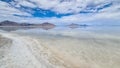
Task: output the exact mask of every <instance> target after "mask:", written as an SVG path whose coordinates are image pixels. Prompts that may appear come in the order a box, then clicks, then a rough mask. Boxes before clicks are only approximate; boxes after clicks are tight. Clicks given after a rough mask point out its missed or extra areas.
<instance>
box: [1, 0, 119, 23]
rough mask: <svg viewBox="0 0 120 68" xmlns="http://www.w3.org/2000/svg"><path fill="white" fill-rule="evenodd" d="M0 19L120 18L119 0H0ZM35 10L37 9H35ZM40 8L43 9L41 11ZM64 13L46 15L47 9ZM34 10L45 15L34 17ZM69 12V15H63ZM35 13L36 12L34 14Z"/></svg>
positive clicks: (66, 20) (81, 20) (42, 20)
mask: <svg viewBox="0 0 120 68" xmlns="http://www.w3.org/2000/svg"><path fill="white" fill-rule="evenodd" d="M0 6H1V7H0V21H3V20H6V19H8V20H13V21H19V22H31V23H42V22H46V21H49V22H53V23H56V22H58V23H72V22H74V23H80V22H90V21H98V20H113V19H114V20H120V0H11V1H9V2H5V1H3V0H0ZM36 10H37V11H36ZM41 10H44V12H42V11H41ZM48 10H49V11H51V12H54V14H56V15H59V14H61V15H62V14H64V15H63V16H62V17H60V18H59V17H57V16H55V15H54V16H52V17H47V11H48ZM35 12H37V13H38V15H40V14H39V13H43V15H45V14H46V17H44V18H43V17H42V16H41V15H40V16H41V17H35V16H34V14H36V13H35ZM65 14H70V15H65ZM36 15H37V14H36ZM49 15H50V14H49Z"/></svg>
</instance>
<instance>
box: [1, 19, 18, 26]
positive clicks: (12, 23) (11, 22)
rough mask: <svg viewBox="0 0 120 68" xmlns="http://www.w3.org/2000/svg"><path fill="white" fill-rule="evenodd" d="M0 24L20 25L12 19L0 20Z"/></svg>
mask: <svg viewBox="0 0 120 68" xmlns="http://www.w3.org/2000/svg"><path fill="white" fill-rule="evenodd" d="M0 26H20V24H18V23H16V22H13V21H8V20H6V21H2V22H0Z"/></svg>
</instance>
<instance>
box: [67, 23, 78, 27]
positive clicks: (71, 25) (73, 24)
mask: <svg viewBox="0 0 120 68" xmlns="http://www.w3.org/2000/svg"><path fill="white" fill-rule="evenodd" d="M68 26H69V27H70V28H78V27H79V24H75V23H72V24H70V25H68Z"/></svg>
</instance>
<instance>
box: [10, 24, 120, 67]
mask: <svg viewBox="0 0 120 68" xmlns="http://www.w3.org/2000/svg"><path fill="white" fill-rule="evenodd" d="M10 33H16V34H19V35H22V36H30V37H34V38H36V39H38V40H39V42H41V44H42V45H43V46H46V47H48V48H50V49H51V50H52V51H53V52H55V53H56V54H58V55H59V57H60V58H62V59H63V60H64V61H65V62H66V63H71V64H73V65H75V66H76V67H78V68H79V66H80V67H81V68H120V26H87V27H79V28H68V27H61V26H60V27H56V28H53V29H49V30H43V29H41V28H32V29H27V30H24V29H19V30H14V31H10Z"/></svg>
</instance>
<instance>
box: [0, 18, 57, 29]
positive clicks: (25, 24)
mask: <svg viewBox="0 0 120 68" xmlns="http://www.w3.org/2000/svg"><path fill="white" fill-rule="evenodd" d="M0 26H34V27H49V28H52V27H55V25H54V24H52V23H48V22H45V23H42V24H30V23H17V22H13V21H8V20H6V21H2V22H0Z"/></svg>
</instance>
